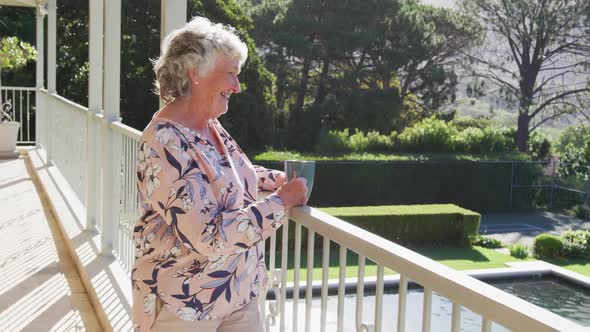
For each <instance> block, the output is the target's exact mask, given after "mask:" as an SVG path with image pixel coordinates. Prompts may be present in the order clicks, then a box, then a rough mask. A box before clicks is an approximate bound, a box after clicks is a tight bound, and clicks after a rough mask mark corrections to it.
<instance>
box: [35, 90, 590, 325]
mask: <svg viewBox="0 0 590 332" xmlns="http://www.w3.org/2000/svg"><path fill="white" fill-rule="evenodd" d="M39 97H40V98H39V103H40V105H41V106H40V110H41V113H40V117H39V120H40V121H43V124H42V125H39V126H38V127H39V131H40V132H38V135H39V136H38V137H39V142H40V144H41V145H42V146H43V147H44V148H45V149H46V150H47V151H48V155H49V158H51V159H52V160H53V162H54V163H55V164H56V165H57V166H58V167H59V169H60V171H61V172H62V173H63V174H64V176H65V177H66V178H67V179H68V181H69V182H70V184H71V185H72V187H73V188H74V189H75V191H76V193H77V194H78V195H79V198H80V199H81V200H82V201H84V202H85V204H86V207H87V213H88V214H89V216H90V217H91V216H92V215H96V216H97V218H98V220H102V223H99V224H98V225H97V226H98V228H99V229H100V231H101V243H102V245H103V248H106V249H104V250H106V254H110V252H111V251H110V250H109V249H110V248H112V253H113V254H114V255H115V256H116V257H117V259H118V260H119V261H120V262H121V264H122V265H123V266H124V267H125V269H126V270H127V272H128V273H129V272H130V271H131V267H132V263H133V250H134V247H133V243H132V232H133V225H134V223H135V220H136V218H138V210H139V209H138V202H137V195H136V194H137V192H136V186H135V177H136V171H135V165H136V161H135V160H136V153H137V143H138V141H139V137H140V134H141V133H140V132H139V131H137V130H135V129H132V128H130V127H128V126H125V125H123V124H122V123H120V122H112V123H108V122H106V121H104V119H102V117H101V116H100V115H94V114H89V112H88V110H87V109H86V108H84V107H82V106H80V105H77V104H74V103H72V102H70V101H68V100H66V99H64V98H62V97H59V96H57V95H55V94H49V93H47V92H46V91H43V92H42V96H39ZM41 114H42V115H41ZM99 134H100V135H99ZM99 160H100V162H99ZM99 165H101V166H100V167H99ZM87 179H91V180H90V181H88V180H87ZM97 179H98V181H97ZM99 182H101V183H99ZM98 188H106V189H105V190H102V192H103V194H102V195H97V194H96V193H95V192H96V190H98ZM290 219H292V220H293V221H294V222H295V223H294V225H295V227H294V228H295V229H294V232H295V236H294V239H293V240H291V243H289V231H290V230H289V223H285V225H284V226H283V227H282V248H281V266H280V268H277V269H276V270H275V268H276V266H275V265H276V262H277V257H275V253H276V250H275V249H276V235H274V236H272V237H271V239H270V243H269V245H270V257H269V259H270V264H269V270H270V277H271V280H272V283H273V284H272V289H273V290H274V294H275V300H266V301H264V303H263V305H262V307H261V308H262V314H263V317H264V318H265V323H266V326H267V331H269V330H273V331H274V330H278V331H281V332H282V331H306V332H307V331H320V332H323V331H326V330H327V329H328V326H327V320H328V316H327V315H328V313H329V312H330V311H335V312H336V314H337V319H336V324H335V327H330V329H331V330H332V329H333V328H335V329H336V331H343V330H344V329H345V326H344V324H345V317H344V312H345V303H344V295H345V277H346V267H347V263H346V257H347V254H348V253H349V252H352V253H354V254H355V255H358V262H359V264H358V270H357V274H356V278H357V286H356V302H355V308H354V312H355V317H354V322H355V323H354V326H353V327H352V329H353V330H355V331H392V330H397V331H405V330H406V317H407V315H406V313H407V299H408V291H407V286H408V282H409V281H410V280H412V281H414V282H416V283H418V284H419V285H422V286H423V287H424V300H423V303H422V305H421V307H422V312H423V314H422V321H421V324H420V326H421V328H420V329H421V330H422V331H424V332H428V331H431V327H432V317H433V314H432V306H433V302H432V299H433V294H438V295H440V296H442V297H445V298H447V299H448V300H449V301H450V302H451V303H452V319H451V324H450V326H449V327H448V330H450V331H453V332H458V331H461V328H462V326H461V324H462V320H461V312H462V308H467V309H469V310H471V311H473V312H475V313H477V314H479V315H481V317H482V318H481V319H482V323H481V325H482V327H481V331H484V332H486V331H488V332H489V331H491V330H492V322H496V323H498V324H501V325H502V326H505V327H507V328H509V329H512V330H515V331H535V332H543V331H578V330H580V331H581V330H582V329H583V328H582V327H581V326H580V325H577V324H576V323H573V322H571V321H569V320H567V319H565V318H562V317H560V316H557V315H555V314H553V313H551V312H549V311H547V310H544V309H542V308H539V307H537V306H535V305H533V304H531V303H528V302H526V301H523V300H520V299H518V298H516V297H514V296H512V295H510V294H507V293H505V292H503V291H500V290H498V289H497V288H495V287H492V286H490V285H487V284H485V283H483V282H480V281H478V280H476V279H474V278H471V277H469V276H467V275H465V274H463V273H460V272H457V271H454V270H452V269H450V268H448V267H445V266H443V265H441V264H439V263H437V262H434V261H432V260H430V259H428V258H426V257H424V256H421V255H419V254H417V253H415V252H413V251H411V250H408V249H406V248H404V247H401V246H399V245H396V244H395V243H393V242H391V241H388V240H385V239H383V238H381V237H379V236H376V235H374V234H372V233H369V232H367V231H365V230H362V229H360V228H358V227H355V226H353V225H350V224H348V223H346V222H344V221H342V220H340V219H337V218H334V217H332V216H329V215H327V214H325V213H322V212H320V211H318V210H315V209H313V208H310V207H304V208H296V209H293V211H292V213H291V215H290ZM304 233H306V234H307V249H306V250H304V252H305V253H306V255H307V259H306V261H307V262H306V263H307V264H306V267H307V271H306V282H305V285H303V283H302V282H301V279H302V278H301V277H302V276H301V271H302V270H301V268H300V266H301V258H302V248H301V247H302V245H301V243H302V234H304ZM316 235H317V236H318V238H321V241H322V247H321V248H322V249H321V251H322V264H321V275H322V280H321V286H320V287H321V298H320V301H321V305H320V306H321V310H320V317H319V320H318V319H312V317H311V305H312V288H313V284H312V280H313V271H314V260H313V257H314V250H315V248H316V246H315V238H316ZM332 242H334V243H337V244H338V245H339V247H338V250H339V273H338V276H339V277H338V281H337V284H338V286H337V293H338V301H337V304H336V310H332V309H331V308H330V307H329V303H328V302H329V301H328V279H329V265H330V262H329V258H330V246H331V243H332ZM289 248H293V250H290V249H289ZM103 253H105V251H103ZM290 260H292V261H293V263H292V264H291V265H288V262H289V261H290ZM366 260H371V261H373V262H375V263H376V264H377V276H376V292H375V293H376V294H375V308H374V315H373V316H371V317H364V316H363V305H364V301H363V298H364V290H365V287H364V283H365V280H367V278H365V265H366V264H365V262H366ZM288 267H291V268H292V272H289V273H292V274H293V283H292V286H293V289H294V291H293V292H292V293H293V299H292V301H290V302H291V303H292V305H291V309H290V311H289V312H287V305H286V303H287V285H288V283H287V276H288ZM386 268H387V269H391V270H393V271H396V272H398V273H399V274H400V282H399V301H398V303H397V305H396V306H395V307H391V308H387V307H385V306H384V304H383V289H384V273H385V269H386ZM300 290H301V291H303V293H304V294H305V302H304V305H303V306H302V311H301V312H299V308H300V306H299V301H300V300H301V301H302V303H303V299H299V294H300ZM262 298H266V297H262ZM349 309H350V308H349ZM267 312H268V313H267ZM394 313H395V315H396V317H397V323H396V326H383V317H384V315H386V316H391V315H392V314H394ZM275 323H276V324H275ZM346 328H349V329H350V328H351V327H350V326H347V327H346ZM437 330H440V327H439V328H438V329H437Z"/></svg>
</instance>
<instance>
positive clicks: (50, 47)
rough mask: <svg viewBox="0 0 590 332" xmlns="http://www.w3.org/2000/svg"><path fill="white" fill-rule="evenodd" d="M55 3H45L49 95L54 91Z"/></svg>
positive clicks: (51, 1)
mask: <svg viewBox="0 0 590 332" xmlns="http://www.w3.org/2000/svg"><path fill="white" fill-rule="evenodd" d="M55 2H56V0H48V1H47V11H48V16H47V20H48V21H47V90H48V91H49V93H54V92H55V91H56V88H55V68H56V49H57V8H56V7H57V6H56V3H55Z"/></svg>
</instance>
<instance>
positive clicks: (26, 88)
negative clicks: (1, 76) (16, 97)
mask: <svg viewBox="0 0 590 332" xmlns="http://www.w3.org/2000/svg"><path fill="white" fill-rule="evenodd" d="M0 90H23V91H36V90H37V88H35V87H30V86H4V85H3V86H1V87H0Z"/></svg>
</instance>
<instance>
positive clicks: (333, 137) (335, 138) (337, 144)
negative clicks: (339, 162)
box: [316, 129, 350, 153]
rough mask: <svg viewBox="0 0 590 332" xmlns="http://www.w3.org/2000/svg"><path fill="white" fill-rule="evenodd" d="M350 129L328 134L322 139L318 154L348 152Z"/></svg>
mask: <svg viewBox="0 0 590 332" xmlns="http://www.w3.org/2000/svg"><path fill="white" fill-rule="evenodd" d="M348 136H350V134H349V132H348V129H344V130H342V131H338V130H330V131H329V132H328V133H327V134H325V135H322V136H321V137H320V142H319V143H318V145H317V146H316V151H318V152H332V153H339V152H348V151H349V149H350V148H349V146H348Z"/></svg>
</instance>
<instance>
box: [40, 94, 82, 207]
mask: <svg viewBox="0 0 590 332" xmlns="http://www.w3.org/2000/svg"><path fill="white" fill-rule="evenodd" d="M41 94H42V95H43V96H42V98H43V100H42V101H41V102H42V104H43V106H44V110H46V111H47V112H46V114H44V115H43V116H41V117H40V120H41V119H42V120H43V121H44V123H43V128H44V130H43V132H44V133H43V134H41V135H40V137H39V139H40V143H41V144H42V146H43V147H44V148H46V149H47V150H48V152H49V153H50V158H51V160H53V162H54V163H55V164H56V165H57V167H58V168H59V170H60V171H61V173H62V174H63V175H64V177H65V178H66V179H67V180H68V183H69V184H70V186H71V187H72V189H74V191H75V192H76V194H77V195H78V198H79V199H80V201H81V202H83V203H84V204H86V202H85V193H86V181H87V174H86V166H87V149H86V140H87V138H88V128H87V123H86V116H87V113H88V109H87V108H86V107H84V106H81V105H78V104H76V103H74V102H72V101H70V100H68V99H66V98H63V97H61V96H59V95H57V94H50V93H47V92H46V91H42V92H41ZM40 97H41V96H40Z"/></svg>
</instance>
